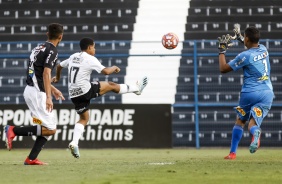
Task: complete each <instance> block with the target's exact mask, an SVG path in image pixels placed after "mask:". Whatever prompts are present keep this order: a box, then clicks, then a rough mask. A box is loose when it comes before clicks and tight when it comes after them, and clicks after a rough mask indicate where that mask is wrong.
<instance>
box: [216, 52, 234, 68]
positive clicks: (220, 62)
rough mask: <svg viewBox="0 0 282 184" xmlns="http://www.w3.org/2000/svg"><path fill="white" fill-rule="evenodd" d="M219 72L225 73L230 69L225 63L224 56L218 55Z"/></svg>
mask: <svg viewBox="0 0 282 184" xmlns="http://www.w3.org/2000/svg"><path fill="white" fill-rule="evenodd" d="M218 59H219V70H220V72H221V73H227V72H230V71H232V68H231V67H230V66H229V64H227V63H226V58H225V55H224V54H219V56H218Z"/></svg>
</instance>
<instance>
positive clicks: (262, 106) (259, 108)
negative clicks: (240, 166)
mask: <svg viewBox="0 0 282 184" xmlns="http://www.w3.org/2000/svg"><path fill="white" fill-rule="evenodd" d="M253 96H254V97H255V98H256V99H258V102H257V103H255V104H254V105H253V106H252V107H251V111H250V113H251V119H250V122H249V126H248V129H249V132H250V133H251V134H252V135H253V136H252V141H251V144H250V146H249V150H250V153H255V152H256V151H257V150H258V148H259V147H260V137H261V132H262V131H261V128H260V126H261V124H262V121H263V119H264V118H265V117H266V116H267V114H268V112H269V110H270V108H271V105H272V101H273V97H274V94H273V92H272V91H271V90H266V91H259V92H255V94H253Z"/></svg>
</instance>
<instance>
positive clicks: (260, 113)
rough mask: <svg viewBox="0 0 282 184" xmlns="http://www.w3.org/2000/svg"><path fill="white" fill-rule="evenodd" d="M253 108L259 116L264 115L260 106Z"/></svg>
mask: <svg viewBox="0 0 282 184" xmlns="http://www.w3.org/2000/svg"><path fill="white" fill-rule="evenodd" d="M253 110H254V111H255V113H256V116H257V117H261V116H262V112H261V109H260V108H257V107H254V109H253Z"/></svg>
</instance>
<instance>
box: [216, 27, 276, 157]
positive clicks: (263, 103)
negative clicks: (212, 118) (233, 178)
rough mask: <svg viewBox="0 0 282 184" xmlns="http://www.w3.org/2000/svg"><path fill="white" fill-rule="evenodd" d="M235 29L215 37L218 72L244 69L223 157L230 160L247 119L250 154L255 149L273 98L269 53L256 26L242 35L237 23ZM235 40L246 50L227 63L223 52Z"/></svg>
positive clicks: (233, 155) (257, 146)
mask: <svg viewBox="0 0 282 184" xmlns="http://www.w3.org/2000/svg"><path fill="white" fill-rule="evenodd" d="M234 32H235V36H234V37H232V36H230V35H228V34H227V35H223V36H222V37H219V38H218V41H219V45H218V50H219V68H220V72H221V73H227V72H230V71H237V70H239V69H243V73H244V83H243V85H242V89H241V94H240V100H239V105H238V106H237V107H235V108H234V109H235V111H236V113H237V118H236V123H235V125H234V127H233V130H232V140H231V147H230V153H229V155H227V156H226V157H224V158H225V159H231V160H233V159H236V151H237V148H238V144H239V142H240V140H241V138H242V135H243V128H244V126H245V124H246V122H249V124H248V130H249V132H250V133H251V134H252V141H251V144H250V146H249V150H250V153H255V152H256V151H257V149H258V148H259V146H260V137H261V133H262V130H261V128H260V126H261V124H262V121H263V119H264V118H265V116H266V115H267V114H268V112H269V110H270V108H271V105H272V101H273V97H274V94H273V88H272V84H271V80H270V63H269V54H268V51H267V49H266V47H265V46H264V45H262V44H259V39H260V32H259V30H258V29H257V28H256V27H248V28H246V29H245V32H244V36H242V35H241V33H240V26H239V25H238V24H235V26H234ZM234 39H237V40H239V41H240V42H241V43H244V45H245V47H246V48H247V50H245V51H243V52H241V53H240V54H238V55H237V56H236V57H235V58H234V59H233V60H231V61H230V62H228V63H227V62H226V58H225V52H226V50H227V49H228V47H229V46H231V45H232V42H231V40H234Z"/></svg>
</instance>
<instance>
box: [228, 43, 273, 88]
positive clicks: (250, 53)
mask: <svg viewBox="0 0 282 184" xmlns="http://www.w3.org/2000/svg"><path fill="white" fill-rule="evenodd" d="M228 64H229V65H230V67H231V68H232V69H233V70H234V71H236V70H239V69H240V68H243V74H244V83H243V86H242V90H241V92H252V91H260V90H273V87H272V83H271V80H270V63H269V54H268V51H267V49H266V47H265V46H264V45H262V44H259V46H258V47H254V48H250V49H248V50H246V51H244V52H241V53H240V54H238V55H237V56H236V57H235V59H233V60H232V61H230V62H229V63H228Z"/></svg>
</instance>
